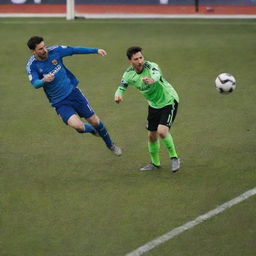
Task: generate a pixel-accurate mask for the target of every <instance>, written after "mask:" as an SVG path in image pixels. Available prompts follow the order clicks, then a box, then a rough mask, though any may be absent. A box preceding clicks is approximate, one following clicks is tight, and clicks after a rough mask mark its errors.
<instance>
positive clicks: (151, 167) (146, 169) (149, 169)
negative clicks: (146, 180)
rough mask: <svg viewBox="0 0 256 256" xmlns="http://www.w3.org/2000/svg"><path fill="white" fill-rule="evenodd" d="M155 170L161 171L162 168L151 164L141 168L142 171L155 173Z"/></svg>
mask: <svg viewBox="0 0 256 256" xmlns="http://www.w3.org/2000/svg"><path fill="white" fill-rule="evenodd" d="M155 169H160V166H157V165H154V164H152V163H150V164H148V165H146V166H144V167H142V168H140V171H153V170H155Z"/></svg>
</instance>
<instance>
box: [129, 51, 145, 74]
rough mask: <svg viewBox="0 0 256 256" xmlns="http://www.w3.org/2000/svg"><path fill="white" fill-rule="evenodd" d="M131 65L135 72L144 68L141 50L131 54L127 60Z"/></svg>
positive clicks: (139, 71)
mask: <svg viewBox="0 0 256 256" xmlns="http://www.w3.org/2000/svg"><path fill="white" fill-rule="evenodd" d="M129 62H130V63H131V64H132V66H133V67H134V68H135V70H136V72H137V73H141V72H142V70H143V68H144V57H143V55H142V54H141V52H137V53H135V54H133V55H132V58H131V59H130V60H129Z"/></svg>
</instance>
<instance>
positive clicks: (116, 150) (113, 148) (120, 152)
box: [109, 144, 122, 156]
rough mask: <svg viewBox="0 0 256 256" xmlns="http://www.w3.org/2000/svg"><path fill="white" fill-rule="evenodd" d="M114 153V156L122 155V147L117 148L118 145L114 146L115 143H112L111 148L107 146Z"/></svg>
mask: <svg viewBox="0 0 256 256" xmlns="http://www.w3.org/2000/svg"><path fill="white" fill-rule="evenodd" d="M109 149H110V150H111V151H112V152H113V154H114V155H116V156H121V155H122V149H121V148H119V147H118V146H116V145H115V144H113V146H112V147H111V148H109Z"/></svg>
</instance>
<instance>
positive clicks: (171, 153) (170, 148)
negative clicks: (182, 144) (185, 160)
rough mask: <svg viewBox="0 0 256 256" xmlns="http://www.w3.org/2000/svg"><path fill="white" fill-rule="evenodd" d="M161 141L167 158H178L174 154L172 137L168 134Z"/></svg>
mask: <svg viewBox="0 0 256 256" xmlns="http://www.w3.org/2000/svg"><path fill="white" fill-rule="evenodd" d="M162 141H163V144H164V145H165V147H166V148H167V150H168V153H169V157H178V155H177V153H176V150H175V146H174V142H173V139H172V135H171V134H170V133H168V134H167V136H166V138H164V139H162Z"/></svg>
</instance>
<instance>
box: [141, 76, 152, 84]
mask: <svg viewBox="0 0 256 256" xmlns="http://www.w3.org/2000/svg"><path fill="white" fill-rule="evenodd" d="M141 80H142V81H143V82H144V84H153V83H154V82H155V81H154V79H153V78H150V77H143V78H142V79H141Z"/></svg>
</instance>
